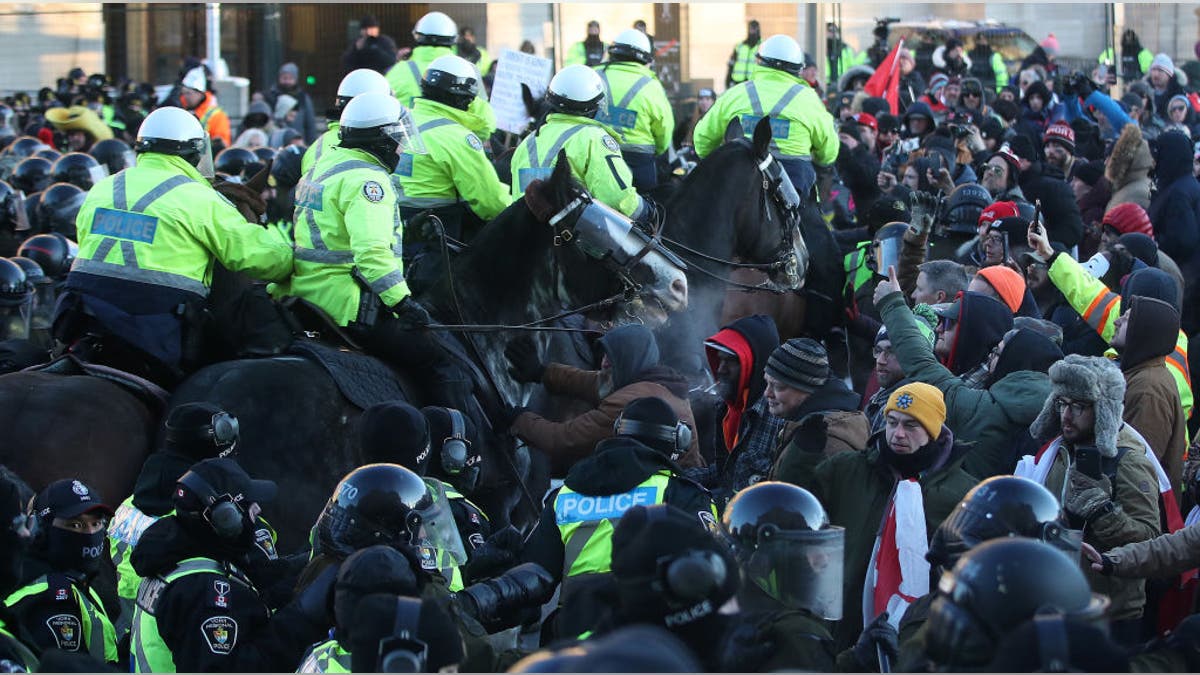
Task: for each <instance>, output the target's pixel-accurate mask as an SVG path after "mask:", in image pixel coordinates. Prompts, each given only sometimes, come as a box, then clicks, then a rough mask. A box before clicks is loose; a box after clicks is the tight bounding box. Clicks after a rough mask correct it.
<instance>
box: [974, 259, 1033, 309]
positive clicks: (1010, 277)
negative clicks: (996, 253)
mask: <svg viewBox="0 0 1200 675" xmlns="http://www.w3.org/2000/svg"><path fill="white" fill-rule="evenodd" d="M979 276H981V277H983V279H984V281H986V282H988V284H989V285H990V286H991V287H992V288H994V289H995V290H996V293H997V294H998V295H999V296H1000V299H1001V300H1003V301H1004V304H1006V305H1008V308H1009V309H1011V310H1012V312H1013V314H1016V313H1017V311H1018V310H1020V309H1021V303H1022V302H1024V301H1025V280H1024V279H1022V278H1021V275H1020V274H1017V273H1016V272H1015V271H1013V269H1012V268H1010V267H1006V266H1004V265H992V266H990V267H984V268H983V269H981V270H979Z"/></svg>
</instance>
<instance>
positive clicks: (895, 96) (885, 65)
mask: <svg viewBox="0 0 1200 675" xmlns="http://www.w3.org/2000/svg"><path fill="white" fill-rule="evenodd" d="M903 47H904V40H903V39H901V40H900V41H899V42H897V43H896V46H895V47H892V51H891V52H889V53H888V55H887V57H885V58H884V59H883V61H882V62H881V63H880V64H879V67H878V68H876V69H875V74H874V75H872V76H871V79H869V80H867V84H866V85H865V86H864V87H863V90H864V91H866V92H867V93H868V94H870V95H871V96H882V97H883V98H886V99H887V102H888V105H889V106H890V107H891V111H892V114H893V115H898V114H900V62H899V58H898V57H899V54H900V50H901V49H902V48H903Z"/></svg>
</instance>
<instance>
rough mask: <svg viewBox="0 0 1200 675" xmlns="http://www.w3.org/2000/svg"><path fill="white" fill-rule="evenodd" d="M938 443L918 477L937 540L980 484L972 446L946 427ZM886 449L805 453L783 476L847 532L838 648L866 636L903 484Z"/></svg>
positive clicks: (880, 441)
mask: <svg viewBox="0 0 1200 675" xmlns="http://www.w3.org/2000/svg"><path fill="white" fill-rule="evenodd" d="M897 295H898V294H897ZM893 344H894V343H893ZM926 344H928V343H926ZM933 444H934V445H935V446H936V447H935V448H934V449H933V450H934V453H935V459H934V461H933V464H932V465H931V466H930V467H929V468H928V469H926V470H925V471H923V472H921V473H920V475H919V477H918V478H917V480H918V482H920V484H921V494H922V497H923V498H924V505H925V527H926V536H927V537H932V536H933V532H934V530H935V529H937V526H938V525H939V524H941V522H942V521H943V520H945V519H946V517H947V516H949V515H950V512H951V511H953V510H954V507H955V506H957V505H958V502H960V501H961V500H962V498H963V496H964V495H966V494H967V492H968V491H969V490H970V489H971V488H972V487H974V486H975V484H976V483H977V482H978V481H977V479H976V478H975V477H974V476H972V475H971V474H969V473H967V472H966V471H965V470H964V469H963V468H962V459H963V455H964V454H966V453H969V452H970V450H969V448H968V446H965V445H963V444H962V443H958V442H956V440H955V437H954V434H953V433H952V432H951V431H950V429H949V428H947V427H945V426H943V427H942V432H941V434H940V435H939V436H938V438H937V440H936V441H933ZM882 445H886V441H885V440H884V434H883V433H882V432H881V433H878V434H875V435H874V436H872V437H871V439H870V441H868V444H867V448H866V450H865V451H863V452H841V453H838V454H836V455H833V456H832V457H829V458H825V455H824V454H823V453H820V452H805V453H799V454H800V456H799V457H797V461H796V462H794V463H792V465H791V466H792V467H793V468H794V472H792V473H790V474H789V475H788V476H787V477H781V480H787V481H788V482H792V483H794V484H796V485H799V486H800V487H803V488H804V489H806V490H808V491H810V492H812V493H813V496H815V497H816V498H817V499H818V500H820V502H821V504H823V505H824V506H825V511H826V513H828V514H829V522H830V523H831V524H833V525H837V526H840V527H844V528H846V545H845V558H844V560H845V562H844V565H845V574H844V576H843V582H842V583H843V586H842V588H843V591H842V597H843V598H844V599H845V601H844V602H843V603H842V608H843V617H842V620H841V621H840V622H839V624H838V626H837V629H836V630H834V631H833V634H834V637H835V638H836V640H837V642H838V649H844V648H846V647H849V646H851V645H853V644H854V641H855V640H856V639H857V637H858V635H859V633H861V632H862V627H863V617H862V603H861V601H860V599H861V598H862V595H863V584H864V583H865V581H866V578H867V571H868V570H867V567H868V565H869V563H870V560H871V553H872V550H873V549H874V547H875V538H876V535H877V533H878V532H879V531H880V528H881V527H882V525H883V522H884V519H885V518H886V516H887V509H888V506H889V505H890V504H891V501H892V495H893V494H894V493H895V490H896V484H897V482H898V481H899V473H898V472H897V471H896V470H895V469H893V468H892V467H891V465H889V464H888V462H887V460H886V458H885V457H886V455H885V453H884V452H883V451H882V449H881V446H882ZM918 452H920V451H918Z"/></svg>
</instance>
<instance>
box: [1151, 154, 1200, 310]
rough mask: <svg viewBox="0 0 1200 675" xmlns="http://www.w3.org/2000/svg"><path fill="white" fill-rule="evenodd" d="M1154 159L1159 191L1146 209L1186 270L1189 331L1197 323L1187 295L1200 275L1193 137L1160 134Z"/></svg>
mask: <svg viewBox="0 0 1200 675" xmlns="http://www.w3.org/2000/svg"><path fill="white" fill-rule="evenodd" d="M1155 159H1156V164H1155V174H1156V176H1157V179H1156V180H1157V183H1158V192H1157V193H1155V195H1154V200H1153V201H1151V202H1150V208H1148V209H1146V213H1147V214H1148V215H1149V216H1150V222H1151V223H1153V224H1154V238H1155V239H1157V240H1158V247H1159V248H1160V249H1162V250H1163V252H1165V253H1166V254H1167V255H1169V256H1171V258H1172V259H1174V260H1175V262H1176V263H1177V264H1178V265H1179V271H1180V272H1182V273H1183V278H1184V282H1185V284H1186V288H1185V291H1184V296H1185V300H1184V310H1183V316H1184V320H1183V326H1184V329H1183V330H1184V332H1185V333H1189V334H1190V332H1194V331H1195V330H1196V328H1197V326H1196V325H1195V323H1196V322H1195V321H1194V317H1193V315H1194V314H1195V311H1194V310H1193V309H1192V308H1191V307H1190V305H1191V304H1193V303H1192V302H1191V301H1189V300H1188V296H1191V295H1192V294H1193V293H1194V292H1195V287H1196V279H1197V275H1200V181H1197V180H1196V178H1195V177H1194V176H1192V144H1191V141H1189V140H1188V139H1187V137H1186V136H1184V135H1183V134H1181V133H1178V132H1174V131H1172V132H1168V133H1165V134H1163V135H1161V136H1159V137H1158V156H1157V157H1156V158H1155Z"/></svg>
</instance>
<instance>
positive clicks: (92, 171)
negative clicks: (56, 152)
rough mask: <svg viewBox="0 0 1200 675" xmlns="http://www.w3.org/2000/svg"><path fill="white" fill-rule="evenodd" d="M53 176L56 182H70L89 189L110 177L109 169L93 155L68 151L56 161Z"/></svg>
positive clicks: (82, 188) (80, 187)
mask: <svg viewBox="0 0 1200 675" xmlns="http://www.w3.org/2000/svg"><path fill="white" fill-rule="evenodd" d="M53 176H54V182H55V183H70V184H71V185H75V186H77V187H79V189H81V190H84V191H87V190H91V189H92V186H93V185H95V184H96V183H99V182H100V181H102V180H104V179H105V178H107V177H108V169H106V168H104V166H102V165H101V164H100V162H97V161H96V158H95V157H92V156H91V155H85V154H83V153H82V152H68V153H67V154H65V155H63V156H62V157H59V158H58V161H56V162H55V163H54V169H53Z"/></svg>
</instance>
